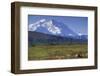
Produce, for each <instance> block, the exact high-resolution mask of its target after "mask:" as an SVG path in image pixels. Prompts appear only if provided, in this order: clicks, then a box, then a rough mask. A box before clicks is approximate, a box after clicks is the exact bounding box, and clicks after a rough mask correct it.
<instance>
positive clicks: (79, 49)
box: [28, 44, 88, 60]
mask: <svg viewBox="0 0 100 76" xmlns="http://www.w3.org/2000/svg"><path fill="white" fill-rule="evenodd" d="M87 57H88V50H87V44H65V45H64V44H63V45H35V46H31V47H29V48H28V60H53V59H75V58H87Z"/></svg>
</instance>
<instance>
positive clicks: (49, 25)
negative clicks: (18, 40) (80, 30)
mask: <svg viewBox="0 0 100 76" xmlns="http://www.w3.org/2000/svg"><path fill="white" fill-rule="evenodd" d="M39 27H42V28H46V29H47V30H48V31H49V32H50V33H52V34H54V35H57V34H60V33H61V29H60V28H58V27H56V26H55V25H54V24H53V22H52V21H51V20H49V21H47V20H46V19H42V20H39V21H37V22H36V23H33V24H30V25H29V31H36V30H38V28H39Z"/></svg>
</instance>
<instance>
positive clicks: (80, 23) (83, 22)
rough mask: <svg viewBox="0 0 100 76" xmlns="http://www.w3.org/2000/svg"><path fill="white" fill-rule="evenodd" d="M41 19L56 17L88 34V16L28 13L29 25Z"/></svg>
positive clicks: (75, 30) (73, 28) (75, 29)
mask: <svg viewBox="0 0 100 76" xmlns="http://www.w3.org/2000/svg"><path fill="white" fill-rule="evenodd" d="M41 19H54V20H56V21H59V22H62V23H64V24H66V26H68V27H69V28H70V29H72V30H73V31H74V32H75V33H77V34H78V33H81V34H85V35H87V34H88V17H76V16H47V15H28V25H29V24H32V23H34V22H37V21H38V20H41ZM65 29H66V28H65Z"/></svg>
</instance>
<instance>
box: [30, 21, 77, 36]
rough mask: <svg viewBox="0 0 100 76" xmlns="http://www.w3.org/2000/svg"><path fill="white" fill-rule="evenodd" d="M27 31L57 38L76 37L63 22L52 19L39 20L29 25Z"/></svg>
mask: <svg viewBox="0 0 100 76" xmlns="http://www.w3.org/2000/svg"><path fill="white" fill-rule="evenodd" d="M29 31H36V32H40V33H44V34H51V35H58V36H63V37H67V36H75V35H77V34H76V33H75V32H74V31H73V30H72V29H70V28H69V27H68V26H67V25H66V24H64V23H63V22H59V21H57V20H54V19H41V20H39V21H36V22H35V23H32V24H30V25H29Z"/></svg>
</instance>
